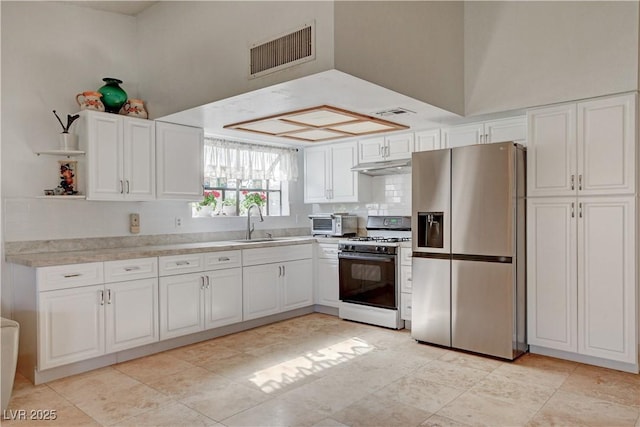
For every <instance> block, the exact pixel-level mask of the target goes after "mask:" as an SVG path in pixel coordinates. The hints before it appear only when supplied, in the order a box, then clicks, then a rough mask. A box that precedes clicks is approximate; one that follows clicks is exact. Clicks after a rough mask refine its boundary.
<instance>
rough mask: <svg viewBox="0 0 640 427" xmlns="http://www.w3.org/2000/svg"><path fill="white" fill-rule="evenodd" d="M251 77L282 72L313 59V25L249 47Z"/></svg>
mask: <svg viewBox="0 0 640 427" xmlns="http://www.w3.org/2000/svg"><path fill="white" fill-rule="evenodd" d="M250 55H251V65H250V66H251V70H250V72H251V77H260V76H262V75H264V74H268V73H272V72H274V71H278V70H282V69H283V68H288V67H291V66H293V65H297V64H301V63H303V62H307V61H311V60H313V59H315V56H316V53H315V47H314V24H313V22H312V23H309V24H305V25H304V26H303V27H302V28H300V29H298V30H296V31H294V32H292V33H288V34H285V35H281V36H278V37H276V38H272V39H269V40H267V41H264V42H260V43H256V44H253V45H251V51H250Z"/></svg>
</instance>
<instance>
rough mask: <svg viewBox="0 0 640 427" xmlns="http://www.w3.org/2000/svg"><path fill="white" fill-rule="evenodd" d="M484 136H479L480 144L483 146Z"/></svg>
mask: <svg viewBox="0 0 640 427" xmlns="http://www.w3.org/2000/svg"><path fill="white" fill-rule="evenodd" d="M483 139H484V134H480V144H484V141H483Z"/></svg>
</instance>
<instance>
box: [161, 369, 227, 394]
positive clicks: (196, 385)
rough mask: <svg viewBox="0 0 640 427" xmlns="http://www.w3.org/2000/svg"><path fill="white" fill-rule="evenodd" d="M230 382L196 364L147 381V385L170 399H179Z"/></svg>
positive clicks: (224, 385) (223, 385)
mask: <svg viewBox="0 0 640 427" xmlns="http://www.w3.org/2000/svg"><path fill="white" fill-rule="evenodd" d="M230 384H231V380H229V379H227V378H224V377H222V376H220V375H217V374H214V373H213V372H211V371H208V370H206V369H204V368H200V367H198V366H196V367H193V368H191V369H185V370H183V371H180V372H176V373H174V374H170V375H166V376H163V377H161V378H159V379H156V380H155V381H153V382H149V384H148V385H149V387H151V388H153V389H155V390H158V391H159V392H161V393H163V394H166V395H167V396H169V397H170V398H172V399H176V400H179V399H184V398H186V397H188V396H191V395H194V394H197V393H200V392H202V391H203V390H208V389H220V388H224V387H227V386H228V385H230Z"/></svg>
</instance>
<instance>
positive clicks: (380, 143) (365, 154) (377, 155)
mask: <svg viewBox="0 0 640 427" xmlns="http://www.w3.org/2000/svg"><path fill="white" fill-rule="evenodd" d="M384 147H385V141H384V137H383V136H380V137H377V138H371V139H363V140H362V141H358V163H368V162H378V161H380V160H384V156H385V153H384V150H385V148H384Z"/></svg>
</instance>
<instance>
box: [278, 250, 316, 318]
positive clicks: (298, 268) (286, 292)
mask: <svg viewBox="0 0 640 427" xmlns="http://www.w3.org/2000/svg"><path fill="white" fill-rule="evenodd" d="M312 274H313V262H312V260H310V259H301V260H298V261H289V262H285V263H282V310H281V311H287V310H293V309H294V308H300V307H307V306H310V305H313V280H309V278H310V277H312Z"/></svg>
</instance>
